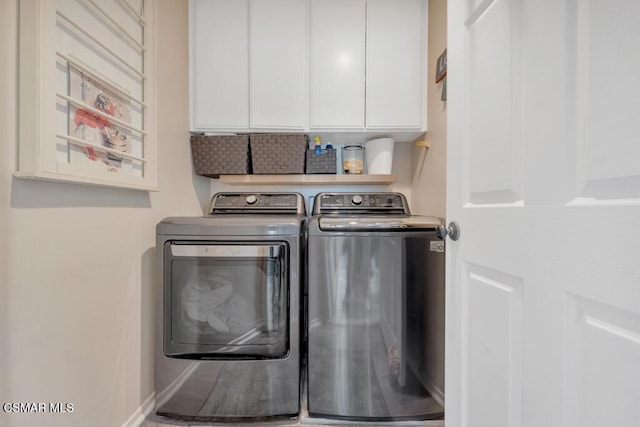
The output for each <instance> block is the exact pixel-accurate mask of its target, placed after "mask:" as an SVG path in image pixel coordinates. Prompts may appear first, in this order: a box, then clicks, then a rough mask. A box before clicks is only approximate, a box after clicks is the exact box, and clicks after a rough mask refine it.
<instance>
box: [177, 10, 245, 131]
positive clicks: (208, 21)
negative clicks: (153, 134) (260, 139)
mask: <svg viewBox="0 0 640 427" xmlns="http://www.w3.org/2000/svg"><path fill="white" fill-rule="evenodd" d="M189 13H190V16H189V21H190V22H189V32H190V34H189V49H190V52H189V58H190V71H189V73H190V82H189V83H190V92H191V100H190V102H191V130H193V131H215V130H220V129H247V128H248V127H249V19H248V18H249V1H248V0H191V1H190V10H189Z"/></svg>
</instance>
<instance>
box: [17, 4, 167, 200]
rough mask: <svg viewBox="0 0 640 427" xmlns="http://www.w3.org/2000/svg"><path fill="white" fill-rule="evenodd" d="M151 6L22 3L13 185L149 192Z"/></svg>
mask: <svg viewBox="0 0 640 427" xmlns="http://www.w3.org/2000/svg"><path fill="white" fill-rule="evenodd" d="M153 16H154V14H153V2H152V1H149V0H101V1H99V2H98V1H97V0H57V1H51V0H21V1H20V35H19V39H20V61H19V67H20V88H19V92H20V99H19V105H20V108H19V122H20V138H19V139H20V140H19V162H18V170H17V171H16V173H15V176H17V177H21V178H35V179H45V180H54V181H68V182H75V183H84V184H94V185H104V186H113V187H124V188H131V189H140V190H156V166H155V154H156V149H155V139H154V125H155V124H154V120H153V119H154V117H153V105H154V90H153V75H154V69H153V60H154V58H153V49H154V36H155V35H154V24H153V21H154V19H153Z"/></svg>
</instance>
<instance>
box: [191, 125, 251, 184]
mask: <svg viewBox="0 0 640 427" xmlns="http://www.w3.org/2000/svg"><path fill="white" fill-rule="evenodd" d="M191 155H192V157H193V167H194V169H195V172H196V174H197V175H203V176H208V177H210V178H218V177H219V176H220V175H243V174H247V173H249V172H250V171H251V170H250V163H249V136H248V135H212V136H204V135H192V136H191Z"/></svg>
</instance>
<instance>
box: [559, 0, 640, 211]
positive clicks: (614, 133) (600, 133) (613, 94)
mask: <svg viewBox="0 0 640 427" xmlns="http://www.w3.org/2000/svg"><path fill="white" fill-rule="evenodd" d="M568 3H569V5H570V6H571V7H573V8H575V18H571V19H575V21H574V22H570V24H571V26H570V27H569V30H570V31H571V32H575V35H574V36H573V37H572V39H571V41H572V42H573V43H572V44H571V45H570V48H569V53H570V54H571V58H575V61H576V63H575V64H572V65H573V66H574V67H575V68H574V69H573V70H572V73H574V74H575V76H574V78H573V81H575V98H573V99H575V103H574V106H575V107H574V108H576V110H577V114H576V120H575V121H574V122H573V123H572V124H573V126H575V129H576V144H577V147H578V148H577V151H578V152H577V159H576V160H577V166H578V194H577V198H578V201H579V200H582V201H584V200H588V201H594V200H609V199H626V198H633V199H637V198H639V197H640V152H638V150H636V149H634V146H635V145H637V144H638V139H639V138H638V131H637V126H636V125H637V109H625V110H621V109H620V108H615V106H616V105H619V99H620V97H621V96H624V97H625V98H627V99H639V98H640V77H639V75H638V73H637V70H636V71H634V72H632V71H631V70H632V68H630V67H627V66H624V64H631V63H635V64H639V63H640V50H639V49H638V48H637V38H633V37H628V35H629V34H633V32H637V29H636V28H637V25H638V18H639V17H640V4H639V3H637V2H624V1H615V2H597V1H576V0H573V1H569V2H568ZM632 17H635V18H632ZM612 29H615V31H612ZM619 153H625V155H624V156H620V155H619Z"/></svg>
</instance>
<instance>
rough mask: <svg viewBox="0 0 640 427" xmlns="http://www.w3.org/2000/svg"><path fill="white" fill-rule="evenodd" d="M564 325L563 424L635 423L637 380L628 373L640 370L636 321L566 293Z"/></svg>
mask: <svg viewBox="0 0 640 427" xmlns="http://www.w3.org/2000/svg"><path fill="white" fill-rule="evenodd" d="M564 320H565V328H566V331H565V339H564V343H563V344H564V346H565V348H566V354H567V358H566V359H565V366H564V369H565V378H566V379H565V384H566V391H565V405H564V414H565V419H566V421H565V423H566V424H567V425H611V426H618V425H628V419H629V417H635V419H638V417H640V408H639V407H638V404H637V403H638V402H637V400H634V399H635V397H636V396H637V394H636V391H635V390H636V388H637V383H636V380H637V377H636V376H634V375H629V374H630V373H632V372H637V371H638V369H640V316H638V315H637V314H636V313H631V312H628V311H624V310H620V309H618V308H616V307H612V306H609V305H606V304H601V303H599V302H595V301H593V300H587V299H584V298H581V297H579V296H577V295H571V294H567V296H566V298H565V318H564ZM625 420H627V421H625ZM625 422H626V424H625Z"/></svg>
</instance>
